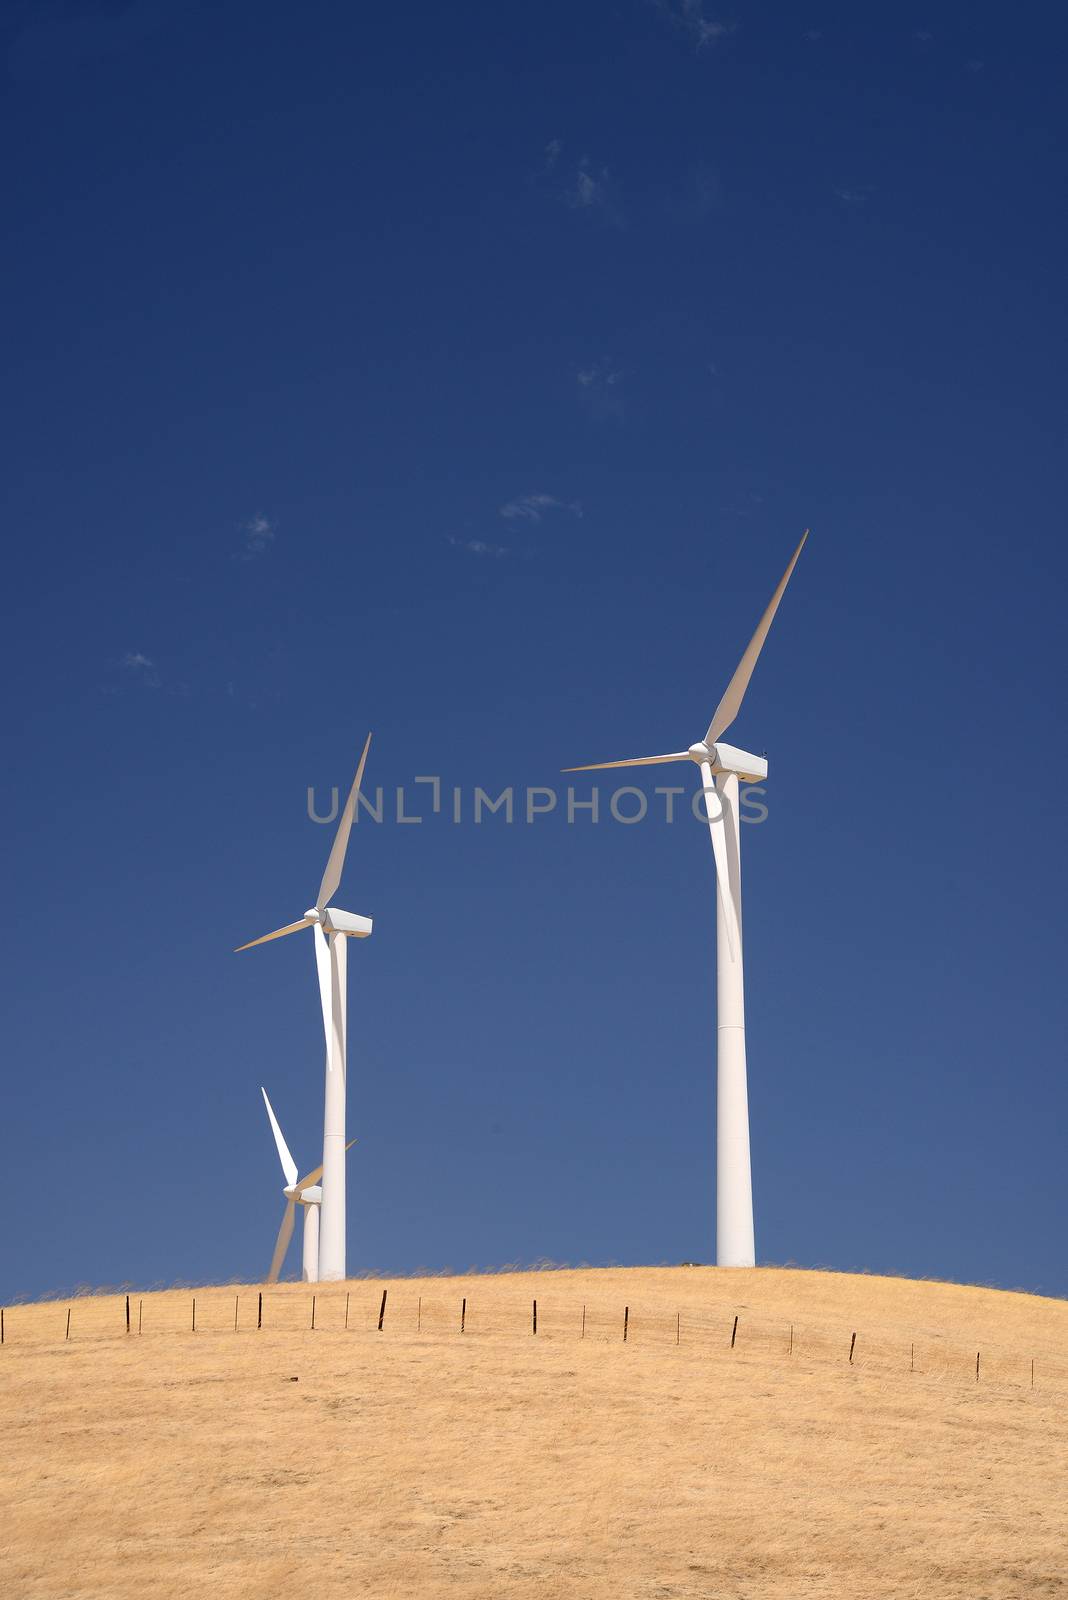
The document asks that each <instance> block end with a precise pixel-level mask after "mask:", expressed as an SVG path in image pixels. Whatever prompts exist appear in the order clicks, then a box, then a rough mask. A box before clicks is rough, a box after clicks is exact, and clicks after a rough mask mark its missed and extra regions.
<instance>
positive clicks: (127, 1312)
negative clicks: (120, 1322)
mask: <svg viewBox="0 0 1068 1600" xmlns="http://www.w3.org/2000/svg"><path fill="white" fill-rule="evenodd" d="M129 1331H130V1296H129V1295H127V1296H126V1332H127V1333H129Z"/></svg>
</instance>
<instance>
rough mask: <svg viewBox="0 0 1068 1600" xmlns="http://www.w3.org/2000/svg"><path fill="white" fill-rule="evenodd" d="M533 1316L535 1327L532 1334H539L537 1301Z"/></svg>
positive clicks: (532, 1328)
mask: <svg viewBox="0 0 1068 1600" xmlns="http://www.w3.org/2000/svg"><path fill="white" fill-rule="evenodd" d="M532 1315H533V1326H532V1327H531V1330H530V1331H531V1333H537V1331H538V1302H537V1301H536V1300H535V1302H534V1310H533V1313H532Z"/></svg>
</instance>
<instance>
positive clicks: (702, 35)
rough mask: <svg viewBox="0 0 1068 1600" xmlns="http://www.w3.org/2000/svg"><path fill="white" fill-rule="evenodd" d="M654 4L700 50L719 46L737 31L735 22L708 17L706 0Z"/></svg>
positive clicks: (663, 0) (666, 0)
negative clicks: (720, 42)
mask: <svg viewBox="0 0 1068 1600" xmlns="http://www.w3.org/2000/svg"><path fill="white" fill-rule="evenodd" d="M654 4H655V5H656V8H657V10H658V11H662V12H663V13H664V15H665V16H666V17H668V18H669V19H670V20H671V22H672V23H673V24H674V26H675V27H676V28H677V29H678V31H679V32H680V33H684V34H685V35H686V36H687V38H688V39H690V40H691V41H692V43H693V45H694V47H695V48H696V49H698V50H703V49H705V48H706V47H707V46H709V45H714V44H718V43H719V41H720V40H721V39H725V38H726V37H727V35H728V34H731V33H734V32H735V31H736V24H735V23H733V22H718V21H714V20H713V18H711V17H706V16H705V7H704V0H654Z"/></svg>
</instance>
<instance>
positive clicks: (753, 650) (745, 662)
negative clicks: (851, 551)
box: [705, 528, 808, 744]
mask: <svg viewBox="0 0 1068 1600" xmlns="http://www.w3.org/2000/svg"><path fill="white" fill-rule="evenodd" d="M807 538H808V529H807V528H806V529H805V531H804V533H803V534H802V535H801V543H800V544H799V545H798V547H797V549H796V550H795V551H794V553H793V555H792V556H791V557H790V565H789V566H788V567H787V569H786V571H785V572H784V573H783V575H782V577H781V578H780V579H779V587H778V588H777V589H776V591H775V593H774V594H773V595H772V597H771V599H770V600H769V601H768V609H767V610H766V611H765V613H764V615H763V616H762V617H761V619H760V621H759V622H758V623H757V628H756V632H755V633H754V635H753V637H752V638H751V639H750V641H749V643H748V644H747V645H746V647H745V654H744V655H743V657H742V659H741V660H740V661H739V663H738V665H737V667H735V669H734V677H733V678H732V679H731V681H730V683H728V685H727V688H726V692H725V693H724V696H723V699H722V700H721V701H720V703H719V705H718V706H717V707H716V714H715V716H714V717H713V718H712V721H711V722H710V723H709V724H708V732H707V733H706V734H705V743H706V744H715V742H716V740H717V739H719V738H721V737H722V735H723V734H725V733H726V731H727V729H728V728H729V727H730V725H731V723H732V722H733V721H734V719H735V717H736V716H737V715H738V712H739V711H740V710H741V707H742V701H743V700H744V699H745V691H746V690H747V689H748V687H749V680H750V678H751V677H752V676H753V668H754V667H755V666H756V664H757V657H758V656H759V655H760V652H761V650H762V649H763V648H764V640H765V639H766V638H767V636H768V629H769V628H770V627H771V624H772V622H773V621H774V618H775V613H776V611H778V609H779V601H780V600H781V599H782V597H783V594H784V593H785V591H786V585H787V584H788V583H789V581H790V574H791V573H792V572H793V570H794V567H795V566H796V565H797V558H798V556H799V555H800V554H801V551H802V549H803V548H804V543H805V540H806V539H807Z"/></svg>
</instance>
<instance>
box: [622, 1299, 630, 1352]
mask: <svg viewBox="0 0 1068 1600" xmlns="http://www.w3.org/2000/svg"><path fill="white" fill-rule="evenodd" d="M629 1321H630V1306H624V1307H623V1343H624V1344H626V1342H627V1324H628V1322H629Z"/></svg>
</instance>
